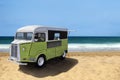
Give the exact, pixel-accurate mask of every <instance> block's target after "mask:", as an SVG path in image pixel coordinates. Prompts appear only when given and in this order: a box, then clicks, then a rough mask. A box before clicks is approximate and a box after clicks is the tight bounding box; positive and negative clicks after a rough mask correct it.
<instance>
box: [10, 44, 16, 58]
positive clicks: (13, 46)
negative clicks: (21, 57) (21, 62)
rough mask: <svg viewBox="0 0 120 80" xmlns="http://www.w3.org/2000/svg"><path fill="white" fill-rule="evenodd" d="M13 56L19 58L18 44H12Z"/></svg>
mask: <svg viewBox="0 0 120 80" xmlns="http://www.w3.org/2000/svg"><path fill="white" fill-rule="evenodd" d="M11 56H12V57H16V58H17V44H12V46H11Z"/></svg>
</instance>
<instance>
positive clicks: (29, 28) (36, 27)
mask: <svg viewBox="0 0 120 80" xmlns="http://www.w3.org/2000/svg"><path fill="white" fill-rule="evenodd" d="M39 30H41V31H47V30H55V31H67V28H57V27H47V26H41V25H28V26H24V27H22V28H19V29H18V30H17V32H35V31H39Z"/></svg>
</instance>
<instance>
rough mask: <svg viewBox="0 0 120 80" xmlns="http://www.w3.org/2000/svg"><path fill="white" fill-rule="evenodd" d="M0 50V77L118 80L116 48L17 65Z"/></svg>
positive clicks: (1, 79)
mask: <svg viewBox="0 0 120 80" xmlns="http://www.w3.org/2000/svg"><path fill="white" fill-rule="evenodd" d="M7 59H8V54H3V53H0V80H120V52H86V53H85V52H84V53H82V52H81V53H80V52H79V53H74V54H73V53H69V55H68V56H67V58H66V59H65V60H63V61H61V60H59V59H53V60H50V61H48V62H47V64H46V66H45V67H43V68H38V67H35V66H34V65H32V64H31V65H29V66H19V65H17V64H15V63H12V62H10V61H8V60H7Z"/></svg>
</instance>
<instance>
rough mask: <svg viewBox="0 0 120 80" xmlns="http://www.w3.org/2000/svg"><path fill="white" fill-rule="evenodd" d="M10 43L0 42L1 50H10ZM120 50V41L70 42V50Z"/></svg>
mask: <svg viewBox="0 0 120 80" xmlns="http://www.w3.org/2000/svg"><path fill="white" fill-rule="evenodd" d="M9 47H10V44H0V52H9ZM117 50H118V51H119V50H120V43H110V44H79V43H78V44H74V43H70V44H68V51H69V52H89V51H117Z"/></svg>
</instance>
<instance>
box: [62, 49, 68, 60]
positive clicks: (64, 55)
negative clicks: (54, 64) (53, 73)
mask: <svg viewBox="0 0 120 80" xmlns="http://www.w3.org/2000/svg"><path fill="white" fill-rule="evenodd" d="M66 54H67V53H66V51H64V53H63V54H62V56H61V59H62V60H63V59H65V57H66Z"/></svg>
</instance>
